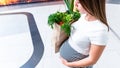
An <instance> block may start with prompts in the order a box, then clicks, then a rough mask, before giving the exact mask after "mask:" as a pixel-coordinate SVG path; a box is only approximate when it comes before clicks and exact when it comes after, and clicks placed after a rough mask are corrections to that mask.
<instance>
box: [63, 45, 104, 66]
mask: <svg viewBox="0 0 120 68" xmlns="http://www.w3.org/2000/svg"><path fill="white" fill-rule="evenodd" d="M104 48H105V46H103V45H95V44H92V45H91V47H90V52H89V56H88V57H87V58H84V59H82V60H79V61H74V62H67V61H66V60H65V59H63V58H61V60H62V63H63V64H64V65H66V66H69V67H85V66H90V65H93V64H95V63H96V62H97V61H98V59H99V58H100V56H101V54H102V52H103V50H104Z"/></svg>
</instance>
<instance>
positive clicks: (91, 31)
mask: <svg viewBox="0 0 120 68" xmlns="http://www.w3.org/2000/svg"><path fill="white" fill-rule="evenodd" d="M75 7H76V9H77V10H78V11H79V12H80V13H81V18H80V19H79V20H78V21H77V22H75V23H73V24H72V27H71V35H70V37H69V39H68V40H67V41H65V42H64V43H63V44H62V46H61V48H60V56H61V60H62V63H63V64H64V65H66V66H68V67H70V68H92V67H93V65H94V64H95V63H96V62H97V61H98V59H99V58H100V56H101V54H102V53H103V50H104V48H105V47H106V44H107V41H108V31H109V26H108V24H107V19H106V13H105V12H106V11H105V0H75Z"/></svg>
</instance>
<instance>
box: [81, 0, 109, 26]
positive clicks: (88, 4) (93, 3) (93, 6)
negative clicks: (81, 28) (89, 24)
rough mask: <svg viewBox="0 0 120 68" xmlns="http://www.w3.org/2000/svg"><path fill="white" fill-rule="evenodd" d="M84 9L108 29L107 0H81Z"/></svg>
mask: <svg viewBox="0 0 120 68" xmlns="http://www.w3.org/2000/svg"><path fill="white" fill-rule="evenodd" d="M79 2H80V3H81V5H82V7H83V8H84V9H85V10H86V11H87V12H88V13H89V14H91V15H92V16H95V17H96V18H97V19H99V20H100V21H101V22H102V23H103V24H105V25H106V26H107V27H109V26H108V23H107V18H106V8H105V2H106V1H105V0H79Z"/></svg>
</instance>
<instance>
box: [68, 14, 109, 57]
mask: <svg viewBox="0 0 120 68" xmlns="http://www.w3.org/2000/svg"><path fill="white" fill-rule="evenodd" d="M107 40H108V28H107V26H106V25H105V24H103V23H101V21H99V20H95V21H86V20H85V14H83V15H81V18H80V19H79V20H78V21H77V22H75V23H73V24H72V27H71V35H70V38H69V39H68V43H69V44H70V46H71V47H72V48H73V49H74V50H76V51H77V52H79V53H82V54H84V55H88V54H89V49H90V45H91V44H96V45H103V46H105V45H106V44H107Z"/></svg>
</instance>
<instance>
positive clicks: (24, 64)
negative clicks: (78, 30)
mask: <svg viewBox="0 0 120 68" xmlns="http://www.w3.org/2000/svg"><path fill="white" fill-rule="evenodd" d="M109 2H110V0H109ZM116 2H118V1H116V0H115V3H114V4H111V3H109V4H107V18H108V22H109V25H110V27H111V30H110V33H109V34H110V35H109V41H108V46H107V47H106V49H105V51H104V53H103V55H102V56H101V58H100V59H99V61H98V62H97V64H95V65H94V68H120V65H119V61H120V58H119V57H120V46H119V45H120V31H119V29H120V27H119V26H120V20H119V18H120V16H119V12H120V5H119V4H118V3H117V4H116ZM64 7H65V5H63V4H62V3H55V4H53V5H52V4H50V5H43V6H42V7H41V5H37V6H33V7H25V8H19V7H16V9H13V8H7V7H4V8H1V9H0V10H1V12H0V21H1V22H0V68H68V67H66V66H64V65H63V64H61V62H60V60H59V57H58V55H59V54H55V53H54V47H53V46H52V43H51V37H52V35H53V34H52V29H51V28H50V27H49V26H48V24H47V18H48V16H49V15H50V14H51V13H53V12H56V11H64V10H65V8H64ZM18 8H19V9H18ZM51 8H54V9H51ZM48 11H49V12H48Z"/></svg>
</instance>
